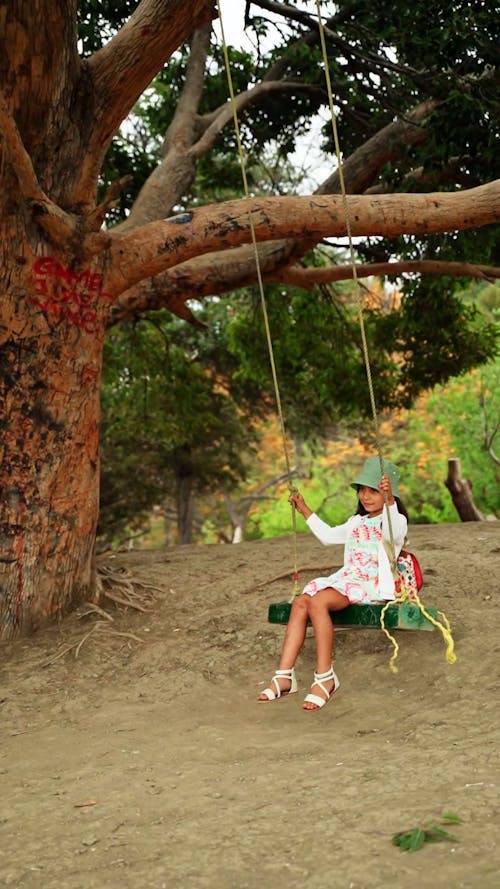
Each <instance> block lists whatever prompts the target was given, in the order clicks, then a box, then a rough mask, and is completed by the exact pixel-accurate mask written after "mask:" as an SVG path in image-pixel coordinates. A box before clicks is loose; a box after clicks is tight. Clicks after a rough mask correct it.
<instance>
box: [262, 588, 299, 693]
mask: <svg viewBox="0 0 500 889" xmlns="http://www.w3.org/2000/svg"><path fill="white" fill-rule="evenodd" d="M310 601H311V597H310V596H308V595H306V594H304V593H302V594H301V595H300V596H298V597H297V598H296V599H295V600H294V602H293V605H292V608H291V611H290V617H289V619H288V625H287V628H286V633H285V638H284V640H283V648H282V649H281V657H280V662H279V668H278V669H280V670H289V669H291V668H292V667H294V666H295V661H296V660H297V656H298V653H299V651H300V649H301V648H302V645H303V644H304V639H305V637H306V628H307V617H308V611H309V603H310ZM277 682H278V684H279V686H280V688H281V691H285V692H286V691H288V690H289V688H290V687H291V684H292V683H291V680H290V679H286V678H285V677H280V678H279V679H277ZM258 700H259V701H265V700H267V698H266V696H265V695H264V694H261V695H259V698H258Z"/></svg>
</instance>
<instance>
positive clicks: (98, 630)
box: [40, 615, 144, 667]
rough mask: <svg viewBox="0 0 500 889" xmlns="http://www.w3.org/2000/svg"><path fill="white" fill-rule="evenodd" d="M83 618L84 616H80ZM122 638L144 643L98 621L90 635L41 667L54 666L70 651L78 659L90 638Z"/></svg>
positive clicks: (43, 663)
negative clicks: (104, 636)
mask: <svg viewBox="0 0 500 889" xmlns="http://www.w3.org/2000/svg"><path fill="white" fill-rule="evenodd" d="M80 616H81V617H83V616H84V615H80ZM111 619H112V618H111ZM103 635H106V636H121V637H124V638H126V639H133V640H134V642H144V639H141V637H140V636H136V635H135V633H125V632H123V631H121V630H113V629H112V628H111V627H110V626H109V624H107V623H106V622H105V621H103V620H98V621H97V622H96V623H95V624H94V625H93V627H92V629H91V630H89V631H88V633H85V635H84V636H81V637H80V638H79V639H77V640H76V641H75V642H72V643H71V645H65V646H64V648H62V649H61V650H60V651H58V652H57V653H56V654H54V655H53V656H52V657H50V658H49V659H48V660H46V661H43V662H42V663H41V664H40V666H41V667H49V666H50V664H53V663H54V662H55V661H58V660H59V659H60V658H62V657H64V655H65V654H68V653H69V652H70V651H73V653H74V656H75V660H76V659H77V658H78V656H79V654H80V652H81V650H82V648H83V646H84V645H85V643H86V642H87V641H88V640H89V639H90V637H91V636H92V637H94V638H95V637H96V636H103Z"/></svg>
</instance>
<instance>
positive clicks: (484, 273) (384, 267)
mask: <svg viewBox="0 0 500 889" xmlns="http://www.w3.org/2000/svg"><path fill="white" fill-rule="evenodd" d="M355 268H356V277H357V278H369V277H371V276H372V275H373V276H376V277H382V276H384V275H389V276H390V277H399V275H403V274H411V275H449V276H450V277H454V278H479V279H480V280H482V281H494V280H496V279H498V278H500V267H498V266H489V265H476V264H474V263H469V262H443V261H441V260H434V259H415V260H408V261H406V262H373V263H369V264H366V265H357V266H356V267H355ZM352 277H353V271H352V266H347V265H343V266H331V267H328V268H307V269H306V268H299V267H298V266H292V267H290V268H286V269H282V270H281V271H279V272H278V273H277V275H276V277H273V276H272V275H271V276H270V280H273V281H277V282H280V283H282V284H293V285H294V286H296V287H303V288H304V290H312V289H313V288H314V287H315V286H316V285H317V284H331V283H332V281H346V280H349V279H351V278H352Z"/></svg>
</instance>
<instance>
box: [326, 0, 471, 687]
mask: <svg viewBox="0 0 500 889" xmlns="http://www.w3.org/2000/svg"><path fill="white" fill-rule="evenodd" d="M316 8H317V12H318V29H319V35H320V43H321V50H322V55H323V64H324V68H325V80H326V87H327V91H328V102H329V106H330V117H331V122H332V130H333V141H334V144H335V153H336V155H337V165H338V173H339V182H340V189H341V193H342V205H343V208H344V215H345V223H346V234H347V238H348V242H349V255H350V261H351V267H352V278H353V281H354V287H355V294H356V302H357V307H358V318H359V326H360V331H361V342H362V346H363V358H364V362H365V369H366V377H367V381H368V389H369V393H370V403H371V408H372V416H373V426H374V433H375V442H376V447H377V454H378V458H379V461H380V474H381V475H383V474H384V462H383V457H382V445H381V441H380V433H379V422H378V415H377V406H376V402H375V392H374V387H373V379H372V372H371V367H370V356H369V352H368V342H367V338H366V330H365V322H364V314H363V302H362V297H361V288H360V286H359V280H358V275H357V270H356V257H355V255H354V245H353V240H352V229H351V218H350V213H349V204H348V201H347V193H346V187H345V180H344V171H343V166H342V154H341V150H340V141H339V135H338V128H337V115H336V114H335V108H334V103H333V89H332V82H331V78H330V67H329V64H328V54H327V50H326V40H325V29H324V26H323V19H322V17H321V3H320V0H316ZM385 501H386V507H388V496H387V494H386V495H385ZM386 514H387V517H388V526H389V539H390V540H389V542H390V553H388V555H389V561H390V564H391V569H392V572H393V575H396V574H397V573H398V571H397V559H396V550H395V545H394V536H393V531H392V523H391V516H390V512H389V509H388V508H386ZM401 580H402V584H403V588H404V589H405V590H406V594H405V595H403V596H401V597H398V598H396V600H392V601H395V602H396V603H401V602H405V601H407V600H408V599H409V598H410V596H409V595H408V590H407V589H406V584H405V579H404V577H403V576H402V575H401ZM411 598H412V599H414V601H415V602H416V604H417V605H418V607H419V608H420V611H421V612H422V614H423V615H424V617H425V618H426V619H427V620H428V621H430V623H431V624H433V625H434V626H435V627H437V628H438V629H439V630H440V631H441V633H442V635H443V637H444V640H445V642H446V660H447V662H448V663H449V664H453V663H455V661H456V655H455V652H454V642H453V637H452V635H451V630H450V624H449V622H448V619H447V617H446V615H445V614H444V613H443V612H439V614H440V616H441V621H439V620H436V619H435V618H434V617H432V615H430V614H429V612H428V611H426V609H425V606H424V605H423V604H422V602H421V601H420V598H419V596H418V593H417V590H416V589H415V590H412V591H411ZM390 604H391V601H389V602H388V603H387V605H385V606H384V608H383V609H382V613H381V617H380V622H381V626H382V629H383V631H384V633H385V634H386V636H388V638H389V639H390V640H391V642H392V644H393V646H394V653H393V655H392V657H391V659H390V662H389V666H390V669H391V670H392V672H394V673H396V672H397V669H398V668H397V667H396V666H395V660H396V658H397V656H398V652H399V645H398V643H397V641H396V639H395V638H394V636H392V635H391V633H389V631H388V629H387V628H386V626H385V623H384V620H385V612H386V611H387V608H388V607H389V605H390Z"/></svg>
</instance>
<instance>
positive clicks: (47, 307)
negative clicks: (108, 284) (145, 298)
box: [28, 256, 113, 333]
mask: <svg viewBox="0 0 500 889" xmlns="http://www.w3.org/2000/svg"><path fill="white" fill-rule="evenodd" d="M102 281H103V279H102V275H101V274H100V273H99V272H92V271H91V270H90V269H83V271H78V272H77V271H74V270H73V269H69V268H67V267H66V266H64V265H62V264H61V263H60V262H57V260H56V259H54V258H53V257H52V256H44V257H40V259H37V260H35V262H34V264H33V282H34V289H35V295H33V296H29V297H28V302H29V303H30V304H31V305H32V306H35V307H36V308H37V309H40V311H42V312H45V313H46V314H47V315H49V316H51V317H52V318H54V320H61V321H67V322H68V324H72V325H73V326H74V327H78V328H79V329H80V330H83V331H85V333H96V331H97V330H98V324H97V312H96V308H95V307H96V306H97V303H98V301H99V300H101V299H105V300H109V301H111V300H112V299H113V297H112V296H111V295H110V294H109V293H106V292H105V291H104V290H103V289H102Z"/></svg>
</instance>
